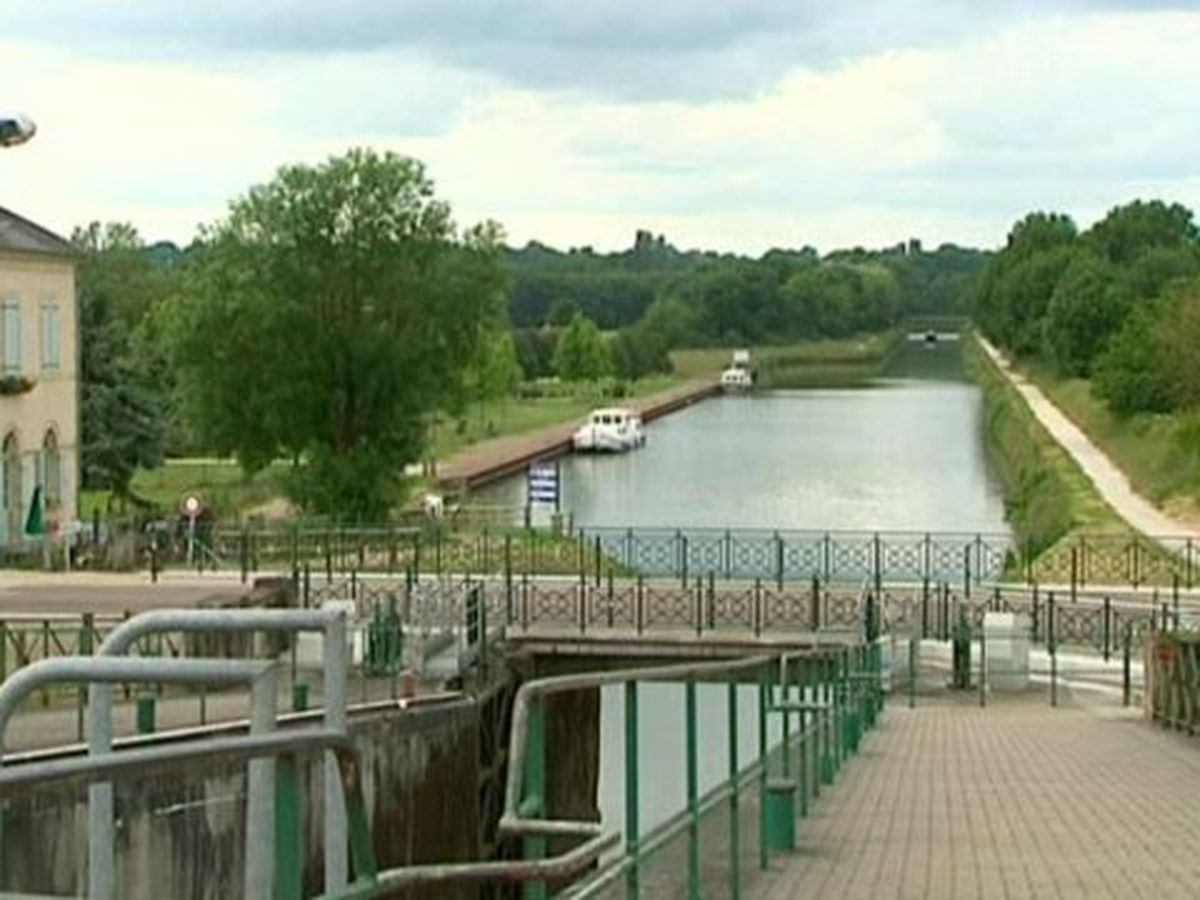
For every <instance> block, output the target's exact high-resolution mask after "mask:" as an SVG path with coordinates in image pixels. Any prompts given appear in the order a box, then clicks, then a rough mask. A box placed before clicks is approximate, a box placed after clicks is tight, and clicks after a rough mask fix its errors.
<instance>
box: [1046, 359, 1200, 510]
mask: <svg viewBox="0 0 1200 900" xmlns="http://www.w3.org/2000/svg"><path fill="white" fill-rule="evenodd" d="M1024 371H1025V373H1026V375H1027V376H1028V377H1029V378H1030V379H1031V380H1032V381H1033V382H1034V383H1036V384H1037V386H1038V387H1040V388H1041V389H1042V391H1043V392H1045V394H1046V395H1047V396H1048V397H1049V398H1050V399H1051V400H1053V401H1054V404H1055V405H1056V406H1057V407H1058V408H1059V409H1061V410H1062V411H1063V413H1064V414H1066V416H1067V417H1068V418H1070V419H1071V420H1072V421H1073V422H1074V423H1075V424H1076V425H1078V426H1079V428H1080V429H1082V430H1083V431H1084V433H1086V434H1087V436H1088V437H1089V438H1091V439H1092V441H1093V442H1094V443H1095V444H1096V445H1097V446H1098V447H1100V449H1101V450H1103V451H1104V452H1105V454H1106V455H1107V456H1108V457H1109V458H1110V459H1112V461H1113V462H1114V463H1115V464H1116V465H1117V467H1118V468H1120V469H1121V471H1122V472H1124V473H1125V474H1126V475H1127V476H1128V478H1129V480H1130V483H1131V484H1132V485H1133V487H1134V488H1135V489H1136V490H1137V491H1138V493H1140V494H1142V495H1143V496H1145V497H1147V498H1148V499H1150V500H1151V501H1153V502H1154V503H1155V504H1157V505H1159V506H1161V507H1162V508H1164V509H1165V510H1167V511H1168V512H1170V513H1172V514H1174V515H1177V516H1179V517H1180V518H1184V519H1189V520H1191V521H1200V415H1197V414H1196V413H1194V412H1193V413H1190V414H1189V413H1182V412H1176V413H1165V414H1151V413H1141V414H1138V415H1133V416H1128V417H1121V416H1118V415H1115V414H1114V413H1113V412H1112V411H1111V410H1110V409H1109V408H1108V404H1107V403H1105V402H1104V401H1103V400H1102V399H1100V398H1098V397H1097V396H1096V395H1095V394H1093V393H1092V384H1091V382H1090V381H1088V380H1087V379H1083V378H1062V377H1060V376H1058V375H1056V374H1054V373H1053V372H1051V371H1050V370H1049V369H1048V368H1047V367H1045V366H1038V365H1032V366H1025V367H1024Z"/></svg>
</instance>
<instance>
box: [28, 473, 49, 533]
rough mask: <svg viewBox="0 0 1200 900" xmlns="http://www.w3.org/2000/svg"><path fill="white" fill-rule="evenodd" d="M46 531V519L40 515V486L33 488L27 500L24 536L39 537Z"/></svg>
mask: <svg viewBox="0 0 1200 900" xmlns="http://www.w3.org/2000/svg"><path fill="white" fill-rule="evenodd" d="M45 533H46V520H45V518H44V517H43V516H42V486H41V485H40V484H39V485H38V486H37V487H35V488H34V489H33V497H32V498H31V499H30V501H29V515H27V516H26V517H25V536H26V537H40V536H41V535H43V534H45Z"/></svg>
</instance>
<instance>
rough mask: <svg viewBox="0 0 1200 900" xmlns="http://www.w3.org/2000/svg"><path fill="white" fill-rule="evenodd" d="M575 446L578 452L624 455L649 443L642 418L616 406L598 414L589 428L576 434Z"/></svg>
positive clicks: (599, 411)
mask: <svg viewBox="0 0 1200 900" xmlns="http://www.w3.org/2000/svg"><path fill="white" fill-rule="evenodd" d="M572 442H573V443H574V445H575V449H576V450H581V451H591V452H599V453H624V452H625V451H626V450H633V449H635V448H637V447H640V446H642V445H643V444H644V443H646V432H645V430H644V429H643V428H642V417H641V416H640V415H638V414H637V413H636V412H634V411H633V410H631V409H626V408H624V407H620V406H616V407H610V408H607V409H597V410H594V411H593V412H592V414H591V415H590V416H589V417H588V421H587V424H586V425H584V426H583V427H582V428H580V429H579V430H578V431H576V432H575V435H574V437H573V438H572Z"/></svg>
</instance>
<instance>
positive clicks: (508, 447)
mask: <svg viewBox="0 0 1200 900" xmlns="http://www.w3.org/2000/svg"><path fill="white" fill-rule="evenodd" d="M719 391H720V385H719V384H718V383H717V382H716V381H714V380H712V379H702V380H699V381H692V382H689V383H687V384H684V385H682V386H680V387H678V388H675V389H673V390H670V391H667V392H665V393H661V394H655V395H654V396H651V397H642V398H638V399H633V400H629V401H628V402H624V405H626V406H630V407H632V408H633V409H636V410H637V411H638V413H639V414H640V415H641V417H642V420H643V421H645V422H650V421H653V420H654V419H659V418H662V417H663V416H666V415H669V414H671V413H673V412H676V411H678V410H680V409H684V408H686V407H688V406H691V405H692V404H693V403H698V402H700V401H701V400H703V399H705V398H706V397H711V396H713V395H714V394H716V393H718V392H719ZM578 425H579V423H578V422H570V423H568V424H565V425H554V426H551V427H548V428H543V429H540V430H539V431H535V432H533V433H532V434H527V435H515V436H513V437H507V438H497V439H495V440H490V441H484V442H483V443H482V444H479V445H477V446H475V447H471V448H468V449H467V450H464V451H462V452H461V453H458V454H456V455H454V456H453V457H451V458H450V459H449V460H447V461H446V462H445V464H443V465H442V466H441V467H440V469H439V472H438V484H439V486H440V487H441V488H443V489H444V490H447V491H455V492H458V493H462V492H464V491H467V490H472V489H474V488H478V487H482V486H483V485H485V484H490V483H491V482H493V481H499V480H500V479H501V478H505V477H507V476H509V475H512V474H514V473H516V472H520V471H522V470H523V469H525V468H526V467H527V466H528V465H529V464H530V463H531V462H535V461H537V460H541V459H552V458H554V457H556V456H561V455H563V454H564V453H568V452H570V450H571V436H572V435H573V434H574V433H575V429H576V428H577V427H578Z"/></svg>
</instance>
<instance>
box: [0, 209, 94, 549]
mask: <svg viewBox="0 0 1200 900" xmlns="http://www.w3.org/2000/svg"><path fill="white" fill-rule="evenodd" d="M76 260H77V256H76V253H75V251H74V249H73V248H72V247H71V245H70V244H69V243H67V242H66V241H64V240H63V239H62V238H60V237H58V236H57V235H56V234H54V233H52V232H50V231H48V230H46V229H45V228H42V227H41V226H40V225H37V224H35V223H33V222H31V221H29V220H28V219H25V218H23V217H21V216H19V215H17V214H16V213H14V212H12V211H10V210H7V209H5V208H3V207H0V545H3V546H6V547H9V548H12V547H14V546H17V545H20V544H23V543H25V542H26V541H27V540H31V539H32V540H41V533H44V534H50V535H54V534H56V533H59V532H61V531H63V530H65V528H66V527H67V526H69V525H70V524H71V523H73V522H74V521H75V520H76V518H77V516H78V500H79V341H78V324H77V323H78V321H79V319H78V300H77V298H76V295H75V265H76ZM31 524H32V525H33V526H34V527H33V531H32V533H29V532H28V531H27V526H30V525H31ZM39 532H41V533H39Z"/></svg>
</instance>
